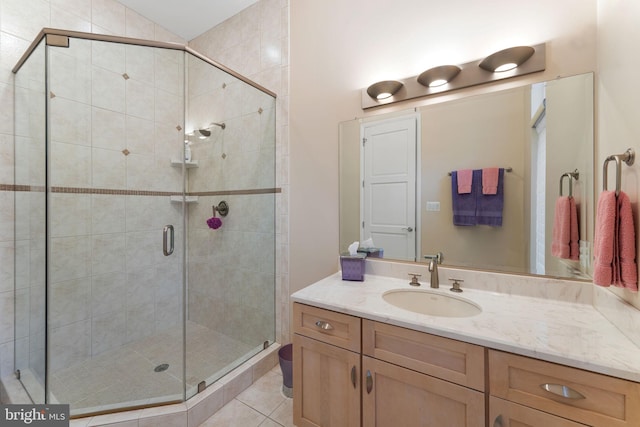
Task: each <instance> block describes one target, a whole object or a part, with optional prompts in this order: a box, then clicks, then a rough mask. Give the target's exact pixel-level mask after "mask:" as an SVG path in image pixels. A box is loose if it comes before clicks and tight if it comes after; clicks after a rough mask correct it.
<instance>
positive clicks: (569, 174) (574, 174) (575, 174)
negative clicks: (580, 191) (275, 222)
mask: <svg viewBox="0 0 640 427" xmlns="http://www.w3.org/2000/svg"><path fill="white" fill-rule="evenodd" d="M565 178H569V197H573V180H574V179H575V180H576V181H577V180H578V179H579V178H580V172H578V169H576V170H574V171H573V172H566V173H563V174H562V175H560V197H562V181H563V180H564V179H565Z"/></svg>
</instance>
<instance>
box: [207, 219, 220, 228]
mask: <svg viewBox="0 0 640 427" xmlns="http://www.w3.org/2000/svg"><path fill="white" fill-rule="evenodd" d="M207 225H208V226H209V228H213V229H214V230H217V229H218V228H220V227H221V226H222V221H221V220H220V218H216V217H215V216H214V217H212V218H209V219H208V220H207Z"/></svg>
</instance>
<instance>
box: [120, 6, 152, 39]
mask: <svg viewBox="0 0 640 427" xmlns="http://www.w3.org/2000/svg"><path fill="white" fill-rule="evenodd" d="M125 34H126V36H127V37H133V38H137V39H144V40H153V37H154V36H155V24H154V23H153V21H151V20H149V19H147V18H145V17H144V16H142V15H140V14H139V13H137V12H136V11H134V10H131V9H129V8H126V13H125Z"/></svg>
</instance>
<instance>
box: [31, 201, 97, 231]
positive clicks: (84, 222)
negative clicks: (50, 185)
mask: <svg viewBox="0 0 640 427" xmlns="http://www.w3.org/2000/svg"><path fill="white" fill-rule="evenodd" d="M42 219H43V221H44V216H43V218H42ZM49 221H50V222H49V224H50V226H51V236H52V237H65V236H67V237H70V236H84V235H87V234H90V233H91V195H89V194H64V193H53V194H51V195H50V214H49Z"/></svg>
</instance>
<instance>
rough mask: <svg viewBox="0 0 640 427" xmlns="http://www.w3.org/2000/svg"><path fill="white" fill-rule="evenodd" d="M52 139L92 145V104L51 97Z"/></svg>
mask: <svg viewBox="0 0 640 427" xmlns="http://www.w3.org/2000/svg"><path fill="white" fill-rule="evenodd" d="M49 105H50V109H49V114H50V117H51V120H50V122H51V127H50V129H51V139H52V140H54V141H59V142H66V143H69V144H77V145H87V146H90V145H91V127H92V124H94V125H95V123H93V122H92V117H91V106H90V105H88V104H84V103H81V102H77V101H73V100H70V99H66V98H62V97H59V96H57V97H55V98H53V99H51V102H50V104H49Z"/></svg>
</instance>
